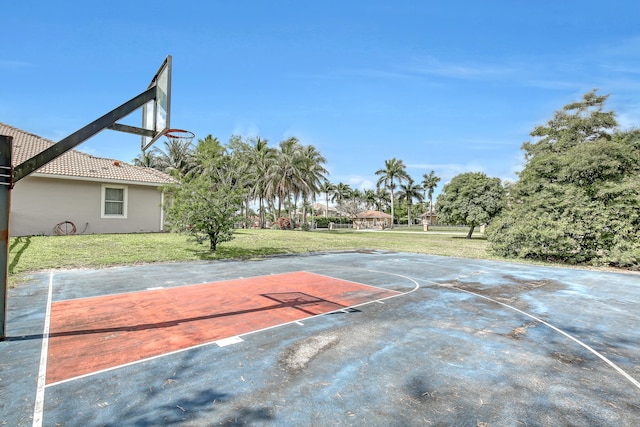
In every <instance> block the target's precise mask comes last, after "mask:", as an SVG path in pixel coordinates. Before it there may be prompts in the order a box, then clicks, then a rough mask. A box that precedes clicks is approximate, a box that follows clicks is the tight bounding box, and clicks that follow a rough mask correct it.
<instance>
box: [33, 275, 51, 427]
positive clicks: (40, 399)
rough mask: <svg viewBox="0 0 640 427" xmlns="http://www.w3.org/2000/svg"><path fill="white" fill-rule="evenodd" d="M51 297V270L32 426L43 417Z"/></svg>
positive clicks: (36, 425)
mask: <svg viewBox="0 0 640 427" xmlns="http://www.w3.org/2000/svg"><path fill="white" fill-rule="evenodd" d="M52 299H53V271H52V272H51V273H50V274H49V292H48V295H47V311H46V314H45V316H44V330H43V331H42V348H41V350H40V366H39V367H38V385H37V386H36V402H35V405H34V408H33V427H40V426H42V419H43V417H44V390H45V385H46V383H47V356H48V353H49V328H50V326H51V301H52Z"/></svg>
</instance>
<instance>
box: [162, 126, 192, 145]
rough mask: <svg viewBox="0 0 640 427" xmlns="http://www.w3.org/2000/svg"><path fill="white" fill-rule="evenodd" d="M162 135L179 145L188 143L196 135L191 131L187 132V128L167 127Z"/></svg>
mask: <svg viewBox="0 0 640 427" xmlns="http://www.w3.org/2000/svg"><path fill="white" fill-rule="evenodd" d="M164 136H165V137H166V138H167V140H168V141H169V142H173V143H176V144H181V145H189V144H190V143H191V141H193V138H195V136H196V135H195V134H194V133H193V132H189V131H188V130H183V129H169V130H167V131H166V132H165V133H164Z"/></svg>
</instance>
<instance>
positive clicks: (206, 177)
mask: <svg viewBox="0 0 640 427" xmlns="http://www.w3.org/2000/svg"><path fill="white" fill-rule="evenodd" d="M194 158H196V159H198V167H197V169H193V170H192V173H189V174H187V175H185V176H183V177H182V180H181V182H180V184H175V185H171V186H168V187H167V191H168V193H169V195H170V196H171V197H170V199H171V201H170V203H169V204H168V209H167V222H168V224H169V226H170V228H171V230H172V231H175V232H181V233H187V234H190V235H193V236H194V237H195V238H196V239H197V240H198V241H199V242H202V241H204V240H207V239H208V240H209V248H210V250H211V251H215V250H216V249H217V245H218V244H219V243H221V242H226V241H229V240H231V239H232V238H233V229H234V224H235V221H236V218H237V216H238V212H239V210H240V209H241V207H242V199H243V188H242V180H241V177H242V175H243V173H244V169H243V165H242V163H241V162H240V161H239V159H238V158H234V157H233V156H232V155H230V154H228V153H227V152H226V150H225V149H224V147H222V145H221V144H220V142H219V141H218V140H217V139H215V138H205V139H203V140H199V142H198V146H197V148H196V150H195V153H194Z"/></svg>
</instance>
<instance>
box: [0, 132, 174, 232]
mask: <svg viewBox="0 0 640 427" xmlns="http://www.w3.org/2000/svg"><path fill="white" fill-rule="evenodd" d="M0 135H6V136H11V137H13V155H12V161H13V165H14V166H15V165H18V164H20V163H22V162H24V161H25V160H27V159H29V158H31V157H33V156H34V155H36V154H38V153H39V152H41V151H43V150H45V149H46V148H48V147H50V146H51V145H53V144H55V143H54V142H52V141H49V140H47V139H44V138H41V137H39V136H37V135H33V134H31V133H28V132H25V131H22V130H20V129H16V128H14V127H12V126H9V125H6V124H4V123H0ZM173 182H175V180H174V179H173V178H172V177H171V176H169V175H167V174H165V173H164V172H160V171H158V170H155V169H151V168H143V167H138V166H133V165H130V164H128V163H125V162H122V161H119V160H114V159H105V158H100V157H94V156H91V155H89V154H86V153H83V152H81V151H77V150H70V151H67V152H66V153H64V154H63V155H61V156H60V157H58V158H56V159H54V160H52V161H51V162H49V163H48V164H46V165H44V166H43V167H41V168H40V169H38V170H36V171H35V172H33V173H32V174H30V175H28V176H26V177H25V178H23V179H21V180H20V181H18V182H17V183H16V184H15V186H14V188H13V190H12V192H11V202H10V203H11V218H10V224H9V232H10V235H11V236H30V235H52V234H98V233H100V234H102V233H136V232H158V231H163V230H164V210H163V204H164V193H163V192H162V191H161V190H160V189H159V187H160V186H161V185H165V184H169V183H173Z"/></svg>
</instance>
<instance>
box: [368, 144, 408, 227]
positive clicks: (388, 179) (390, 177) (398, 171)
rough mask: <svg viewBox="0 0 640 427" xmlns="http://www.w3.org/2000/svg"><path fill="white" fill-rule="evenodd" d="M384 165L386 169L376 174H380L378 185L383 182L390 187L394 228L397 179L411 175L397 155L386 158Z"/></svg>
mask: <svg viewBox="0 0 640 427" xmlns="http://www.w3.org/2000/svg"><path fill="white" fill-rule="evenodd" d="M384 166H385V167H384V169H380V170H378V171H376V175H380V179H378V183H377V185H378V187H380V185H381V184H384V187H385V188H387V189H389V193H390V194H391V228H393V222H394V221H395V216H394V209H393V193H394V191H395V188H396V183H395V180H398V182H402V181H403V180H406V179H407V178H409V175H407V170H406V168H407V167H406V166H405V165H404V163H403V162H402V160H397V159H396V158H395V157H394V158H392V159H391V160H385V161H384Z"/></svg>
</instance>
